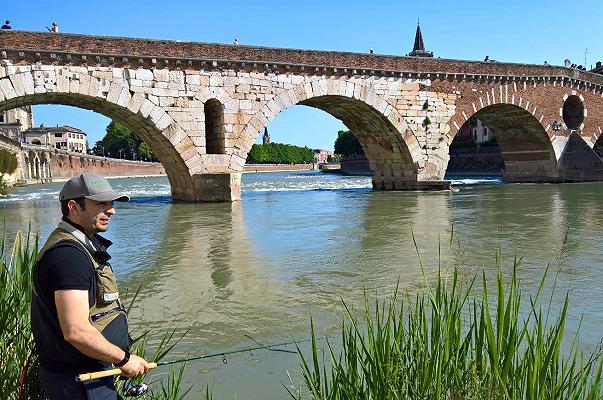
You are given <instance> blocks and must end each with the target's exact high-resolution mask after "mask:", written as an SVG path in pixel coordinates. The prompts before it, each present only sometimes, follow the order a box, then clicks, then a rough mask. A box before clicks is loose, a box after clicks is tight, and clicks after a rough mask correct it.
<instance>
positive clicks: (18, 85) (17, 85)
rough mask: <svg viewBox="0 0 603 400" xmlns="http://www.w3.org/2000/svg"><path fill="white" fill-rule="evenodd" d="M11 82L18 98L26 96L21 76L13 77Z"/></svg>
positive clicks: (15, 75)
mask: <svg viewBox="0 0 603 400" xmlns="http://www.w3.org/2000/svg"><path fill="white" fill-rule="evenodd" d="M10 81H11V83H12V84H13V88H14V89H15V94H16V96H18V97H20V96H23V95H24V94H25V89H24V87H23V81H22V80H21V74H14V75H11V76H10Z"/></svg>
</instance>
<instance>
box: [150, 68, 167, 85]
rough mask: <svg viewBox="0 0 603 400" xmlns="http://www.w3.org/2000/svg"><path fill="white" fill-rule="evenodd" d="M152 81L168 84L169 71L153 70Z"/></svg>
mask: <svg viewBox="0 0 603 400" xmlns="http://www.w3.org/2000/svg"><path fill="white" fill-rule="evenodd" d="M153 79H154V80H155V81H157V82H169V80H170V74H169V70H168V69H158V68H155V69H154V70H153Z"/></svg>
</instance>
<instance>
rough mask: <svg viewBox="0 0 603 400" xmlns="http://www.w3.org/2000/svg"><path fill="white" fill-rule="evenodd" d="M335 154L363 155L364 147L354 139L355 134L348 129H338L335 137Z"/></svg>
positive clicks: (345, 155) (346, 155)
mask: <svg viewBox="0 0 603 400" xmlns="http://www.w3.org/2000/svg"><path fill="white" fill-rule="evenodd" d="M334 148H335V154H339V155H341V156H343V157H344V158H346V157H357V158H358V157H362V156H364V149H363V148H362V145H361V144H360V142H359V141H358V139H356V136H354V134H353V133H352V132H350V131H339V132H337V139H335V144H334Z"/></svg>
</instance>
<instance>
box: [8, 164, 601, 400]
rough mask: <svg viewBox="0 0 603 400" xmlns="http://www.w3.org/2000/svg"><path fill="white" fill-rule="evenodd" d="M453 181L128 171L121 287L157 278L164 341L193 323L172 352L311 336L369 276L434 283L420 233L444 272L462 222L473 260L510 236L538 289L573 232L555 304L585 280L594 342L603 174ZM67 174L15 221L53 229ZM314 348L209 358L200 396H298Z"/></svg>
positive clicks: (411, 287)
mask: <svg viewBox="0 0 603 400" xmlns="http://www.w3.org/2000/svg"><path fill="white" fill-rule="evenodd" d="M453 181H454V186H453V190H451V191H444V192H373V191H372V190H371V189H370V187H371V182H370V178H368V177H344V176H339V175H330V174H325V175H323V174H320V173H317V172H314V171H312V172H282V173H264V174H244V176H243V195H242V201H240V202H236V203H233V204H224V203H222V204H181V203H172V201H171V198H170V196H169V193H170V189H169V183H168V182H167V179H165V178H131V179H115V180H112V185H113V186H114V187H116V188H117V189H119V190H123V191H125V192H126V193H128V194H129V195H130V196H131V197H132V200H131V201H130V202H129V203H126V204H123V205H122V204H118V207H117V215H116V217H115V218H114V219H113V220H112V222H111V228H110V230H109V232H108V233H107V235H106V236H107V237H108V238H109V239H111V240H113V241H114V242H115V244H114V246H113V247H112V248H111V253H112V255H113V265H114V267H115V269H116V272H117V275H118V279H119V281H120V285H121V291H122V292H124V291H126V290H128V291H130V293H131V292H132V291H134V290H136V288H137V287H138V286H139V285H142V288H141V291H140V296H139V299H138V301H137V302H136V304H135V306H134V308H133V310H132V313H131V319H132V326H133V328H134V329H135V331H136V332H137V333H142V332H144V331H147V330H148V331H150V343H151V344H155V343H157V341H158V340H159V338H160V337H161V335H162V334H164V333H166V332H169V331H170V330H172V329H175V330H176V332H177V333H183V332H185V331H188V333H187V334H186V336H185V338H184V339H183V341H182V342H181V343H180V344H179V345H178V346H177V347H176V348H175V350H174V352H173V353H172V354H171V355H170V356H169V357H170V358H175V357H178V356H185V355H187V354H195V355H196V354H204V353H213V352H222V351H227V350H232V349H237V348H245V347H249V346H253V345H255V343H254V342H253V341H252V340H251V339H250V338H249V337H252V338H254V339H255V340H257V341H258V342H261V343H275V342H282V341H289V340H291V338H296V339H304V338H307V337H308V330H309V323H310V316H312V318H313V319H314V321H315V324H316V329H317V331H318V333H319V334H330V335H332V334H337V333H338V331H339V327H340V325H341V321H342V319H343V318H344V311H343V308H342V305H341V301H342V300H344V301H345V302H346V303H347V304H349V305H350V306H352V308H354V309H355V310H358V309H359V308H360V307H361V306H362V301H363V300H362V298H363V297H362V296H363V291H364V290H367V291H368V293H369V295H370V296H373V297H374V296H377V297H379V298H384V297H387V295H388V294H391V293H392V292H393V290H394V288H395V287H396V284H397V283H398V282H399V285H400V288H401V289H400V290H402V291H408V292H409V293H413V292H415V291H416V290H418V289H420V288H422V287H424V282H425V280H424V278H423V276H422V273H421V270H420V268H419V263H418V256H417V251H416V249H415V246H414V244H413V234H414V237H415V239H416V242H417V244H418V248H419V254H420V256H421V258H422V260H423V262H424V264H425V265H426V278H427V280H428V281H430V280H433V279H434V277H435V274H436V270H437V268H436V266H437V263H438V243H440V247H441V248H442V253H443V254H444V256H442V258H443V259H444V260H443V261H442V265H445V264H446V259H447V258H448V256H447V254H448V243H449V237H450V233H451V228H452V227H454V231H455V234H456V238H457V239H458V241H459V242H460V248H462V252H463V254H465V257H464V258H465V259H466V262H465V264H466V265H465V266H463V267H462V271H461V272H462V275H463V276H465V277H467V279H468V278H469V277H471V276H473V275H474V274H476V273H481V271H482V270H484V269H485V270H486V272H487V274H488V275H489V276H492V275H493V274H494V273H495V272H496V265H495V262H494V260H495V255H496V252H497V250H500V251H501V253H502V256H503V260H504V267H503V268H504V271H505V273H507V274H508V272H509V271H510V269H511V266H512V262H513V256H514V255H515V254H517V255H519V256H523V257H524V260H523V262H522V264H521V267H520V269H519V270H520V275H521V279H522V282H523V288H524V290H526V292H527V294H529V293H535V290H536V288H537V286H538V284H539V282H540V279H541V278H542V273H543V270H544V268H545V266H546V264H547V262H549V261H552V260H554V257H555V250H556V249H557V247H558V246H559V245H560V244H561V243H562V241H563V237H564V235H565V234H566V232H568V237H569V239H568V245H569V247H570V248H571V252H570V253H568V258H567V262H566V264H565V265H564V267H563V268H562V269H561V272H560V275H559V278H558V283H557V286H558V289H557V292H556V293H557V294H556V295H555V296H553V303H552V309H553V311H555V310H558V309H559V307H560V305H561V302H562V300H563V296H564V294H565V292H566V291H568V290H569V291H570V292H571V305H570V320H569V329H568V330H569V334H570V335H571V334H572V333H573V332H575V330H576V327H577V326H578V324H579V321H580V319H581V318H582V319H583V322H582V331H581V336H580V343H581V345H582V346H583V348H585V349H586V350H592V349H593V348H594V346H595V345H596V343H597V342H598V341H599V340H600V338H601V336H602V335H603V300H602V299H603V251H602V250H601V249H603V224H602V223H601V216H602V215H603V201H602V199H603V183H583V184H561V185H546V184H537V185H536V184H535V185H532V184H504V185H503V184H498V183H500V182H499V181H497V180H496V179H490V180H487V179H481V178H477V179H454V178H453ZM484 183H486V184H484ZM61 186H62V184H59V183H57V184H49V185H39V186H29V187H25V188H16V189H14V190H13V192H12V193H11V195H10V196H9V197H7V198H3V199H0V215H1V216H2V218H3V219H4V220H5V221H6V222H5V223H6V229H7V231H8V236H9V237H12V235H13V234H14V232H15V231H16V230H17V229H19V227H21V228H27V225H28V224H31V227H32V230H33V232H37V233H39V234H40V236H41V238H43V239H45V238H46V236H47V235H48V234H49V232H50V231H51V230H52V229H53V228H54V226H55V225H56V223H57V222H58V220H59V217H60V211H59V207H58V203H57V201H56V198H57V195H58V192H59V190H60V188H61ZM455 243H458V242H457V241H455ZM454 248H455V249H456V250H458V249H459V245H458V244H455V245H454ZM454 254H457V258H458V252H456V251H455V252H453V255H454ZM550 285H551V283H549V284H548V286H549V287H550ZM289 348H291V347H289ZM298 364H299V361H298V358H297V356H296V355H293V354H287V353H282V352H271V351H256V352H253V354H251V353H243V354H238V355H233V356H229V357H228V363H227V364H223V361H222V359H221V358H213V359H208V360H203V361H195V362H191V363H189V364H188V365H187V369H186V373H185V386H189V385H194V386H193V389H192V392H191V394H190V395H189V397H190V398H198V397H199V396H200V394H201V392H202V391H203V387H204V386H205V385H209V386H210V387H213V391H214V395H215V398H219V399H222V398H224V399H277V398H283V399H284V398H288V394H287V393H286V391H285V389H284V388H283V385H287V386H289V385H291V384H292V383H293V384H295V385H297V384H299V376H300V375H299V368H298ZM168 371H169V369H168V368H162V369H159V370H158V373H159V374H160V375H163V374H166V373H167V372H168ZM290 379H291V380H290Z"/></svg>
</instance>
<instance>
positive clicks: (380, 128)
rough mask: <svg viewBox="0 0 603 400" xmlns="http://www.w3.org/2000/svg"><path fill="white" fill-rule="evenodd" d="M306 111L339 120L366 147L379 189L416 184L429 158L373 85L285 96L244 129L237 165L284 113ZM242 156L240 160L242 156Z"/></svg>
mask: <svg viewBox="0 0 603 400" xmlns="http://www.w3.org/2000/svg"><path fill="white" fill-rule="evenodd" d="M297 104H301V105H306V106H310V107H314V108H318V109H320V110H323V111H325V112H327V113H329V114H331V115H333V116H334V117H336V118H338V119H340V120H341V121H342V122H343V123H344V124H345V125H346V126H347V127H348V128H349V129H350V131H351V132H352V133H353V134H354V135H355V136H356V138H357V139H358V141H359V142H360V144H361V145H362V147H363V149H364V152H365V154H366V156H367V158H368V160H369V163H370V166H371V170H372V171H373V187H374V188H375V189H407V188H410V187H414V185H415V184H416V182H417V175H418V172H419V169H420V168H422V167H423V166H424V163H425V160H424V159H425V157H424V155H423V153H422V151H421V148H420V145H419V142H418V141H417V138H416V136H415V134H414V132H413V131H412V130H411V129H410V128H409V126H408V125H407V123H406V121H405V119H404V117H403V116H402V115H401V114H400V112H399V111H398V110H397V109H396V108H395V107H394V106H393V105H392V104H390V103H389V102H388V101H386V100H385V99H384V98H383V97H382V96H380V95H378V94H377V93H376V92H375V91H374V89H373V88H372V87H371V86H370V84H366V83H364V82H361V81H359V80H353V81H352V80H342V79H338V80H333V79H329V78H326V77H323V78H322V79H313V80H311V81H306V82H304V83H300V84H298V85H295V86H294V87H292V88H290V89H288V90H285V91H283V92H281V93H279V94H278V95H276V96H275V97H274V98H273V99H271V100H269V101H268V102H267V103H266V105H265V106H264V107H263V108H261V109H260V110H259V111H257V112H256V113H255V115H253V117H252V118H251V119H250V121H249V122H248V123H247V124H245V126H244V127H243V130H242V135H241V136H240V139H239V142H238V144H237V145H236V146H235V149H236V150H235V151H236V153H235V154H236V155H237V156H238V157H237V159H236V160H233V161H234V162H235V163H238V164H239V165H234V166H233V168H236V167H239V168H242V166H243V165H244V163H245V158H246V156H247V153H248V152H249V150H250V149H251V146H252V145H253V143H255V141H256V139H257V136H258V135H259V133H260V132H262V131H263V130H264V128H265V127H267V126H268V124H269V123H270V122H271V121H272V120H273V119H274V118H275V117H276V116H277V115H278V114H279V113H280V112H282V111H284V110H285V109H287V108H288V107H290V106H292V105H297ZM237 153H238V154H237Z"/></svg>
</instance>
